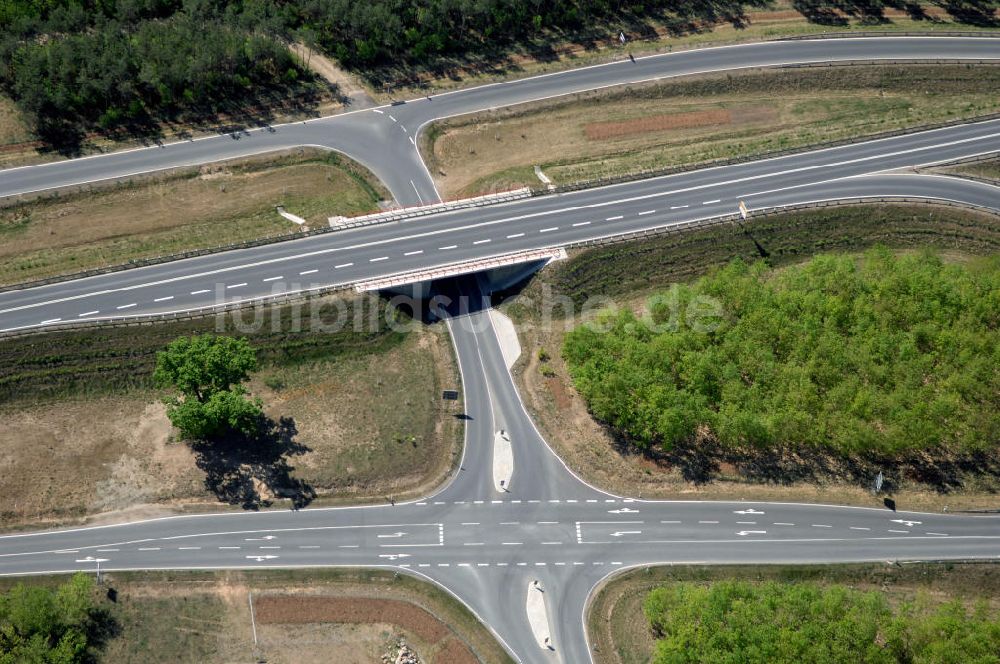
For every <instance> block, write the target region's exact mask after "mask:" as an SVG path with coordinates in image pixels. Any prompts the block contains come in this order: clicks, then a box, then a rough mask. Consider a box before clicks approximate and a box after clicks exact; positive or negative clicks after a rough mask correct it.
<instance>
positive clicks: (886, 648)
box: [644, 581, 1000, 664]
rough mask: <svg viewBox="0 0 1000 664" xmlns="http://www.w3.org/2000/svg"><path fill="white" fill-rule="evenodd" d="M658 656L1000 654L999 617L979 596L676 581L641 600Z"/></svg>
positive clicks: (930, 660) (971, 658)
mask: <svg viewBox="0 0 1000 664" xmlns="http://www.w3.org/2000/svg"><path fill="white" fill-rule="evenodd" d="M644 610H645V613H646V618H647V620H649V622H650V625H651V627H652V629H653V632H654V634H655V635H656V636H657V637H658V640H657V645H656V654H655V656H654V658H653V662H654V663H655V664H685V663H687V662H692V663H693V662H700V663H702V664H705V663H709V664H714V663H720V664H721V663H723V662H734V663H735V662H740V664H758V663H759V664H786V663H787V664H797V663H798V662H829V663H830V664H838V663H841V662H843V663H844V664H901V663H904V662H905V663H907V664H948V663H951V662H975V663H977V664H988V663H993V664H995V663H996V662H1000V657H998V655H997V653H998V652H1000V620H998V619H997V616H996V615H995V612H994V611H992V610H991V609H990V607H989V606H988V604H987V603H986V602H985V601H981V602H979V603H977V604H975V605H974V606H972V607H967V606H965V605H963V603H962V602H961V601H959V600H954V601H950V602H945V603H942V604H938V605H936V606H935V605H932V604H931V603H930V602H929V601H928V598H926V597H920V596H918V597H917V598H916V599H915V600H914V601H912V602H906V603H903V604H902V605H900V606H890V605H889V603H888V602H887V601H886V599H885V597H884V596H883V595H882V594H881V593H878V592H872V591H860V590H854V589H851V588H848V587H846V586H841V585H830V586H821V585H818V584H811V583H776V582H766V583H751V582H747V581H718V582H715V583H712V584H711V585H701V584H695V583H690V582H681V583H672V584H670V585H669V586H664V587H660V588H657V589H655V590H653V591H652V592H651V593H650V594H649V595H648V596H647V597H646V601H645V605H644Z"/></svg>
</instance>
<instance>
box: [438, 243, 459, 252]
mask: <svg viewBox="0 0 1000 664" xmlns="http://www.w3.org/2000/svg"><path fill="white" fill-rule="evenodd" d="M457 248H458V245H457V244H449V245H448V246H447V247H438V251H448V250H449V249H457Z"/></svg>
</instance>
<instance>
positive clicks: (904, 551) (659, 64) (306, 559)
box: [0, 38, 1000, 664]
mask: <svg viewBox="0 0 1000 664" xmlns="http://www.w3.org/2000/svg"><path fill="white" fill-rule="evenodd" d="M996 44H997V42H996V41H991V40H988V39H941V38H928V39H922V38H908V39H852V40H822V41H815V42H811V41H803V42H772V43H767V44H754V45H746V46H735V47H727V48H719V49H706V50H702V51H690V52H685V53H677V54H670V55H664V56H653V57H649V58H641V59H639V60H637V62H636V63H630V62H622V63H615V64H610V65H604V66H599V67H590V68H585V69H579V70H574V71H570V72H565V73H560V74H553V75H549V76H542V77H536V78H532V79H525V80H521V81H516V82H511V83H504V84H497V85H492V86H484V87H480V88H474V89H471V90H467V91H460V92H455V93H449V94H445V95H438V96H436V97H434V98H432V99H423V100H416V101H411V102H408V103H406V104H403V105H399V106H392V107H383V108H379V109H373V110H370V111H363V112H358V113H352V114H345V115H341V116H336V117H333V118H326V119H322V120H317V121H314V122H309V123H303V124H295V125H286V126H283V127H276V128H273V130H266V129H265V130H260V131H254V132H249V133H246V134H243V135H240V136H239V137H237V138H235V139H234V138H211V139H204V140H198V141H192V142H188V143H179V144H174V145H170V146H166V147H163V148H152V149H146V150H137V151H131V152H125V153H116V154H113V155H110V156H107V157H98V158H91V159H83V160H76V161H71V162H62V163H58V164H51V165H46V166H41V167H32V168H24V169H11V170H8V171H2V172H0V195H6V194H11V193H17V192H25V191H32V190H38V189H45V188H52V187H59V186H65V185H69V184H74V183H81V182H88V181H92V180H96V179H105V178H110V177H120V176H123V175H128V174H131V173H138V172H145V171H151V170H159V169H163V168H169V167H172V166H178V165H184V164H196V163H204V162H208V161H214V160H218V159H223V158H229V157H235V156H241V155H246V154H250V153H255V152H264V151H269V150H273V149H277V148H281V147H292V146H296V145H302V144H316V145H321V146H324V147H329V148H332V149H337V150H341V151H343V152H346V153H347V154H349V155H350V156H352V157H354V158H356V159H358V160H359V161H360V162H362V163H364V164H365V165H367V166H368V167H369V168H371V169H372V170H373V171H374V172H375V173H376V174H377V175H378V176H379V177H381V178H383V180H384V181H385V182H386V184H387V185H388V186H389V188H390V190H391V191H392V192H393V194H394V196H395V197H396V198H397V200H398V201H399V202H400V203H402V204H413V203H417V202H428V201H432V200H436V199H437V193H436V191H435V190H434V188H433V183H432V182H431V180H430V178H429V176H428V174H427V172H426V169H425V168H424V167H423V164H422V162H421V161H420V159H419V155H418V154H417V152H416V150H415V148H414V143H412V142H411V141H410V139H411V138H413V137H414V136H415V135H416V134H417V132H418V131H419V129H420V128H421V127H422V126H424V125H425V124H426V122H428V121H429V120H431V119H435V118H441V117H446V116H449V115H455V114H459V113H466V112H470V111H475V110H481V109H484V108H490V107H494V106H501V105H509V104H513V103H521V102H524V101H528V100H532V99H538V98H541V97H546V96H554V95H560V94H567V93H569V92H574V91H579V90H585V89H592V88H595V87H601V86H604V85H613V84H620V83H625V82H635V81H640V80H647V79H652V78H662V77H666V76H677V75H683V74H687V73H692V72H697V71H718V70H723V69H736V68H742V67H752V66H776V65H781V64H788V63H802V62H830V61H846V60H871V59H911V60H912V59H932V58H948V59H967V60H971V59H997V58H998V55H1000V52H998V49H997V48H996ZM998 150H1000V121H993V122H982V123H976V124H969V125H963V126H957V127H952V128H948V129H941V130H936V131H930V132H923V133H918V134H911V135H908V136H901V137H896V138H891V139H884V140H879V141H871V142H868V143H861V144H857V145H852V146H845V147H841V148H833V149H826V150H819V151H814V152H809V153H803V154H799V155H793V156H789V157H783V158H779V159H770V160H764V161H758V162H753V163H747V164H742V165H737V166H729V167H723V168H714V169H706V170H702V171H695V172H691V173H685V174H681V175H675V176H671V177H663V178H656V179H651V180H646V181H642V182H634V183H628V184H622V185H617V186H613V187H604V188H600V189H592V190H587V191H580V192H575V193H569V194H562V195H553V196H543V197H538V198H532V199H526V200H523V201H518V202H514V203H509V204H503V205H496V206H491V207H486V208H476V209H473V210H463V211H457V212H451V213H443V214H438V215H433V216H428V217H422V218H419V219H414V220H407V221H402V222H395V223H389V224H383V225H378V226H370V227H366V228H360V229H355V230H348V231H340V232H335V233H330V234H327V235H322V236H316V237H312V238H307V239H302V240H296V241H290V242H284V243H279V244H273V245H266V246H263V247H257V248H254V249H248V250H241V251H233V252H227V253H221V254H213V255H208V256H203V257H200V258H195V259H190V260H185V261H176V262H172V263H166V264H162V265H158V266H152V267H148V268H141V269H134V270H127V271H123V272H118V273H113V274H108V275H103V276H97V277H91V278H87V279H81V280H77V281H69V282H64V283H59V284H53V285H50V286H45V287H40V288H32V289H25V290H15V291H9V292H5V293H2V294H0V330H5V331H10V330H17V329H24V328H32V327H39V326H44V325H56V324H60V323H64V322H73V321H78V320H105V319H109V318H121V317H126V316H143V315H149V314H155V313H163V312H167V311H186V310H192V309H200V308H205V307H211V306H214V305H216V304H219V303H224V302H231V301H233V300H234V299H236V298H240V299H241V300H254V299H257V298H267V297H270V296H272V295H275V294H277V293H276V291H280V292H289V291H295V290H301V289H306V288H318V287H323V286H329V285H347V284H352V283H356V282H358V281H362V280H368V279H372V278H376V277H385V276H388V275H391V274H396V273H399V272H408V271H411V270H426V269H431V268H439V267H442V266H447V265H453V264H456V263H463V262H467V261H473V260H481V259H484V258H488V257H494V256H498V255H504V254H509V253H511V252H519V251H525V250H528V249H540V248H553V247H565V246H569V245H572V244H575V243H580V242H585V241H588V240H592V239H596V238H603V237H608V236H612V235H618V234H624V233H631V232H635V231H642V230H650V229H656V228H662V227H666V226H671V225H681V224H684V223H688V222H691V221H692V220H699V219H708V218H713V217H719V216H723V215H727V214H731V213H733V212H735V210H736V205H737V202H738V201H739V200H744V201H745V202H746V203H747V204H748V205H749V206H750V208H751V209H752V210H761V209H767V208H770V207H777V206H786V205H793V204H798V203H806V202H816V201H825V200H839V199H844V198H858V197H883V196H908V197H922V198H928V199H936V200H950V201H955V202H959V203H965V204H971V205H976V206H979V207H984V208H991V209H994V210H998V209H1000V195H998V191H1000V190H998V188H996V187H993V186H990V185H987V184H982V183H977V182H972V181H968V180H961V179H957V178H948V177H937V176H918V175H912V174H906V169H908V168H911V167H913V166H915V165H923V164H929V163H934V162H942V161H950V160H954V159H957V158H962V157H967V156H971V155H977V154H984V153H991V152H997V151H998ZM751 223H752V220H751ZM446 287H447V288H450V289H451V290H450V291H448V292H449V294H450V295H452V296H453V297H452V299H453V301H455V302H461V301H469V302H471V303H472V306H469V307H465V308H459V307H457V305H456V308H453V309H451V310H449V311H448V312H447V315H446V318H447V325H448V326H449V329H450V330H451V333H452V338H453V341H454V344H455V349H456V354H457V357H458V361H459V368H460V370H461V372H462V386H463V406H464V410H465V416H466V431H465V446H464V451H463V458H462V461H461V465H460V469H459V470H458V472H457V473H456V474H455V475H454V476H453V477H452V478H450V480H449V482H448V483H447V484H446V485H445V486H444V487H443V488H442V489H441V490H440V491H438V492H437V493H436V494H435V495H433V496H430V497H428V498H426V499H423V500H420V501H413V502H410V503H405V504H402V503H401V504H396V505H378V506H369V507H354V508H336V509H333V508H331V509H326V508H310V509H305V510H301V511H269V512H260V513H227V514H213V515H199V516H180V517H171V518H165V519H155V520H150V521H143V522H136V523H130V524H123V525H115V526H103V527H88V528H77V529H66V530H59V531H54V532H47V533H26V534H17V535H9V536H4V537H0V574H4V575H21V574H40V573H61V572H70V571H75V570H80V569H83V570H94V569H96V567H97V565H98V564H100V565H101V567H102V569H105V570H143V569H233V568H250V569H254V568H258V567H297V566H302V567H316V566H333V565H348V566H369V567H371V566H377V567H389V568H395V569H399V570H401V571H404V572H406V573H409V574H413V575H418V576H423V577H425V578H427V579H430V580H432V581H434V582H436V583H438V584H440V585H441V586H443V587H445V588H446V589H448V590H450V591H451V592H453V593H454V594H455V595H456V597H458V598H459V599H460V600H461V601H463V602H464V603H466V604H467V605H468V606H470V607H471V608H472V609H473V610H474V611H475V612H476V613H477V614H478V615H479V616H480V618H481V619H482V620H483V621H484V622H485V624H487V625H488V626H489V627H490V628H491V629H492V630H493V631H494V632H495V634H496V635H497V636H498V638H499V639H500V640H501V641H502V642H503V643H504V645H505V646H506V647H507V649H508V650H509V651H510V652H511V654H512V655H513V656H514V657H515V658H516V659H517V660H519V661H522V662H563V663H565V664H576V663H578V662H587V661H590V659H591V656H590V652H589V646H588V644H587V643H586V637H585V633H584V629H583V619H582V618H583V613H584V611H585V607H586V601H587V598H588V596H589V594H590V592H591V590H592V588H593V586H594V585H595V584H596V583H597V582H598V581H600V580H601V579H602V578H605V577H606V576H607V575H608V574H611V573H613V572H615V571H617V570H622V569H626V568H628V567H630V566H635V565H646V564H656V563H685V562H687V563H806V562H857V561H881V560H929V559H959V558H963V559H964V558H979V559H994V558H998V557H1000V519H998V517H995V516H959V515H945V514H917V513H911V512H902V511H901V512H894V511H891V510H889V509H885V508H873V509H866V508H849V507H837V506H824V505H803V504H773V503H751V502H738V503H726V502H650V501H642V500H638V499H631V498H626V497H621V496H614V495H611V494H608V493H605V492H602V491H600V490H599V489H596V488H594V487H590V486H588V485H587V484H586V483H584V482H582V481H581V480H580V479H579V478H577V477H576V476H575V475H574V474H573V473H572V472H571V471H570V470H569V469H567V468H566V466H565V465H564V464H563V462H562V461H561V460H560V459H559V458H558V457H557V456H556V455H555V454H554V453H553V452H552V450H551V449H550V448H549V447H548V446H547V444H546V443H545V441H544V439H543V438H542V436H541V435H540V434H539V433H538V431H537V430H536V428H535V426H534V424H533V422H532V421H531V418H530V417H529V416H528V414H527V413H526V412H525V410H524V406H523V404H522V403H521V401H520V398H519V396H518V393H517V390H516V388H515V386H514V383H513V380H512V378H511V376H510V374H509V372H508V371H507V369H506V365H505V363H504V360H503V357H502V354H501V352H500V347H499V342H498V340H497V337H496V334H495V332H494V330H493V327H492V323H491V321H490V317H489V315H488V312H487V304H488V303H487V302H485V301H484V297H483V288H482V284H481V282H480V280H479V279H478V277H477V276H476V275H470V276H465V277H460V278H457V279H454V280H452V281H450V282H449V284H448V285H447V286H446ZM461 296H464V300H463V298H462V297H461ZM500 429H503V430H504V431H505V432H507V435H508V436H509V437H510V439H511V447H512V452H513V458H514V471H513V474H512V476H511V482H510V484H509V486H508V487H507V490H506V491H502V492H501V491H497V490H496V489H495V487H494V486H493V482H492V473H491V466H492V457H493V449H492V443H493V440H494V435H495V433H496V432H497V431H498V430H500ZM534 580H539V581H541V583H542V587H543V588H544V589H545V605H546V607H547V610H548V615H549V622H550V627H551V630H552V637H553V638H552V646H553V647H552V649H543V648H541V647H540V646H539V644H538V643H537V641H536V639H535V637H534V636H533V634H532V631H531V629H530V628H529V625H528V617H527V613H526V610H525V600H526V597H527V593H528V592H529V589H528V584H530V583H531V582H532V581H534Z"/></svg>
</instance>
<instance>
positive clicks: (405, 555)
mask: <svg viewBox="0 0 1000 664" xmlns="http://www.w3.org/2000/svg"><path fill="white" fill-rule="evenodd" d="M409 557H410V554H408V553H382V554H379V558H388V559H389V560H396V559H397V558H409Z"/></svg>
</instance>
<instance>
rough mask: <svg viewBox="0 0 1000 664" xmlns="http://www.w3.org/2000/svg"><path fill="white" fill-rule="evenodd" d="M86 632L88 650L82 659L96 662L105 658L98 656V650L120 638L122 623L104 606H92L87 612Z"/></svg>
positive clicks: (87, 661)
mask: <svg viewBox="0 0 1000 664" xmlns="http://www.w3.org/2000/svg"><path fill="white" fill-rule="evenodd" d="M83 628H84V630H85V632H86V639H87V646H88V652H87V653H86V654H85V655H84V656H83V657H82V658H81V660H80V661H82V662H85V663H86V664H96V663H97V662H99V661H101V660H102V659H103V658H102V657H99V656H98V654H97V653H98V652H99V651H101V650H103V649H104V648H105V647H106V646H107V645H108V642H110V641H111V640H112V639H115V638H118V637H119V636H121V633H122V626H121V623H119V622H118V619H117V618H115V616H114V614H113V613H112V612H111V611H110V610H109V609H107V608H106V607H103V606H97V607H94V608H92V609H91V610H90V611H89V612H88V613H87V620H86V623H85V624H84V626H83Z"/></svg>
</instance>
